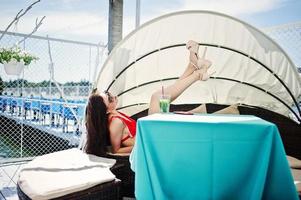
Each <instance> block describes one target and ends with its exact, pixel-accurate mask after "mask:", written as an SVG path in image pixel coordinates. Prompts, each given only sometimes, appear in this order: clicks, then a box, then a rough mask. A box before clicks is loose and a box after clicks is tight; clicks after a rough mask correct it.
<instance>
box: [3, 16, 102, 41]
mask: <svg viewBox="0 0 301 200" xmlns="http://www.w3.org/2000/svg"><path fill="white" fill-rule="evenodd" d="M45 15H46V18H45V19H44V21H43V24H42V25H41V27H40V28H39V30H38V32H37V33H36V34H37V35H42V36H43V35H46V34H48V35H49V36H51V37H60V36H66V35H67V34H69V35H72V36H73V37H74V38H76V37H77V36H80V37H82V38H84V37H86V38H89V39H91V38H90V37H93V36H98V37H99V38H101V37H102V35H103V36H104V35H107V18H106V17H105V16H98V15H93V14H90V13H87V12H80V13H79V12H68V13H62V12H51V13H45ZM36 17H37V16H33V15H26V16H24V17H22V18H21V20H20V22H19V23H18V27H17V30H16V28H15V27H14V26H12V27H11V29H10V31H18V32H20V33H29V32H31V31H32V30H33V27H34V24H35V20H36ZM38 17H39V18H41V17H42V16H38ZM0 18H1V23H0V29H1V30H4V29H5V27H6V26H7V25H8V24H9V22H10V21H11V20H12V17H11V16H6V15H5V16H1V15H0Z"/></svg>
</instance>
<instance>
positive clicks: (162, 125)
mask: <svg viewBox="0 0 301 200" xmlns="http://www.w3.org/2000/svg"><path fill="white" fill-rule="evenodd" d="M131 162H132V163H131V167H132V169H133V170H134V171H135V173H136V177H135V195H136V197H137V198H138V199H143V200H147V199H160V200H163V199H189V200H190V199H256V200H257V199H298V196H297V192H296V189H295V186H294V182H293V178H292V175H291V172H290V170H289V166H288V162H287V160H286V157H285V152H284V148H283V144H282V141H281V138H280V136H279V133H278V129H277V127H276V126H275V125H274V124H272V123H269V122H267V121H264V120H262V119H259V118H257V117H254V116H229V115H228V116H226V115H185V116H184V115H175V114H154V115H151V116H147V117H144V118H141V119H139V120H138V124H137V138H136V144H135V147H134V150H133V152H132V154H131Z"/></svg>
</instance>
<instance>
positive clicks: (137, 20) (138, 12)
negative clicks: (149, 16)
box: [136, 0, 140, 28]
mask: <svg viewBox="0 0 301 200" xmlns="http://www.w3.org/2000/svg"><path fill="white" fill-rule="evenodd" d="M139 26H140V0H136V28H138V27H139Z"/></svg>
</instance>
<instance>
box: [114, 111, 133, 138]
mask: <svg viewBox="0 0 301 200" xmlns="http://www.w3.org/2000/svg"><path fill="white" fill-rule="evenodd" d="M118 113H119V114H120V115H121V116H122V117H121V116H118V115H117V116H112V117H111V118H110V119H109V124H111V122H112V120H113V119H114V118H118V119H120V120H121V121H122V122H123V123H124V124H125V125H126V126H127V128H128V129H129V135H127V136H126V137H125V138H123V139H122V140H121V142H124V141H126V140H127V139H129V138H133V137H135V136H136V121H135V120H134V119H132V118H131V117H129V116H127V115H126V114H124V113H122V112H118Z"/></svg>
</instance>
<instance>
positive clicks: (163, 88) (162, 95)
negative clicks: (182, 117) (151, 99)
mask: <svg viewBox="0 0 301 200" xmlns="http://www.w3.org/2000/svg"><path fill="white" fill-rule="evenodd" d="M162 96H164V86H163V85H162Z"/></svg>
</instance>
